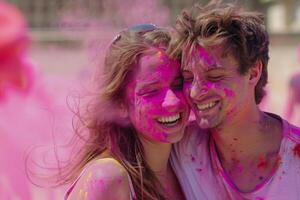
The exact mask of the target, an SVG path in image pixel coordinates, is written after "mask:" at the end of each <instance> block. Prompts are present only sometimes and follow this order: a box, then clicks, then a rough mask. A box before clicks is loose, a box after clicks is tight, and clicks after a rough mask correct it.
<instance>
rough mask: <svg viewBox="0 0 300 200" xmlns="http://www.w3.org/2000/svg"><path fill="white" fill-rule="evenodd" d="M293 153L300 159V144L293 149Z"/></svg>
mask: <svg viewBox="0 0 300 200" xmlns="http://www.w3.org/2000/svg"><path fill="white" fill-rule="evenodd" d="M293 152H294V155H295V156H298V157H299V158H300V144H297V145H296V146H295V147H294V148H293Z"/></svg>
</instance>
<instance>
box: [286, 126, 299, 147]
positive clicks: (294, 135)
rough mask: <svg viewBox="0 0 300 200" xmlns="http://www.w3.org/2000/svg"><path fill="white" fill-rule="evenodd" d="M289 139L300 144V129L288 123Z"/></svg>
mask: <svg viewBox="0 0 300 200" xmlns="http://www.w3.org/2000/svg"><path fill="white" fill-rule="evenodd" d="M287 136H288V138H290V139H291V140H292V141H293V142H295V143H297V144H300V127H297V126H295V125H293V124H290V123H288V133H287Z"/></svg>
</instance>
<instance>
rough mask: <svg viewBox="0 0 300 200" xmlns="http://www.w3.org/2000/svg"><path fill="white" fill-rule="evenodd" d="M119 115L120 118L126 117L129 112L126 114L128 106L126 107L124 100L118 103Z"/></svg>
mask: <svg viewBox="0 0 300 200" xmlns="http://www.w3.org/2000/svg"><path fill="white" fill-rule="evenodd" d="M119 116H120V117H121V118H122V119H126V118H128V116H129V114H128V107H127V105H126V104H125V103H124V102H122V103H120V104H119Z"/></svg>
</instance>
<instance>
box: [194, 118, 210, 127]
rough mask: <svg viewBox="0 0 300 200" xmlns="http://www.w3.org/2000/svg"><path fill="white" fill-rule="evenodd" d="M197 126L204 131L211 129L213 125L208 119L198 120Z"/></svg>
mask: <svg viewBox="0 0 300 200" xmlns="http://www.w3.org/2000/svg"><path fill="white" fill-rule="evenodd" d="M197 124H198V126H199V127H200V128H202V129H207V128H211V124H210V122H209V120H208V119H207V118H198V119H197Z"/></svg>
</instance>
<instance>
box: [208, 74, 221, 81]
mask: <svg viewBox="0 0 300 200" xmlns="http://www.w3.org/2000/svg"><path fill="white" fill-rule="evenodd" d="M207 78H208V79H209V80H212V81H219V80H222V79H223V76H220V75H218V76H208V77H207Z"/></svg>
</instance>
